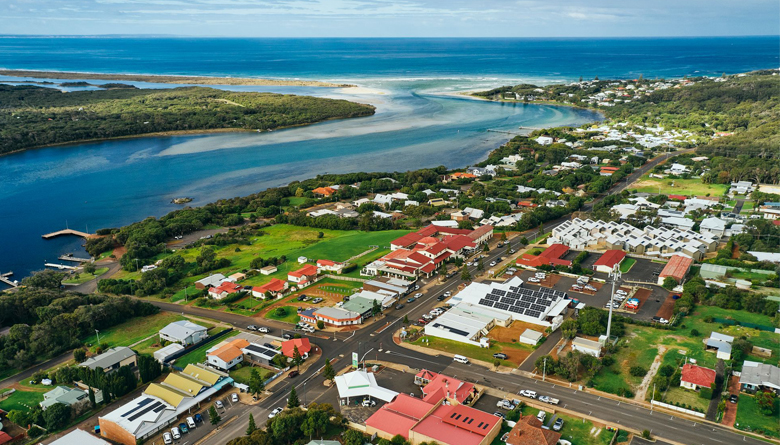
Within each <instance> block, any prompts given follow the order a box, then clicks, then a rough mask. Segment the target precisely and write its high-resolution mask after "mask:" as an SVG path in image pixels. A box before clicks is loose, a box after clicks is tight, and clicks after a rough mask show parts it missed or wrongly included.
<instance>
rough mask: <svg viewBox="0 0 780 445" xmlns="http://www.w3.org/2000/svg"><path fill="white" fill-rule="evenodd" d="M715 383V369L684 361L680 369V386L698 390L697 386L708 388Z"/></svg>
mask: <svg viewBox="0 0 780 445" xmlns="http://www.w3.org/2000/svg"><path fill="white" fill-rule="evenodd" d="M713 383H715V370H714V369H710V368H703V367H701V366H696V365H692V364H690V363H686V364H685V366H683V369H682V376H681V377H680V386H682V387H683V388H688V389H692V390H694V391H698V390H699V388H702V387H704V388H709V387H710V385H712V384H713Z"/></svg>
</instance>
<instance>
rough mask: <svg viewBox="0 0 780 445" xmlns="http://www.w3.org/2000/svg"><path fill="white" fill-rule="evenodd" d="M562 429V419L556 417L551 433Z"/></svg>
mask: <svg viewBox="0 0 780 445" xmlns="http://www.w3.org/2000/svg"><path fill="white" fill-rule="evenodd" d="M561 428H563V419H562V418H560V417H558V418H557V419H555V423H554V424H553V431H560V430H561Z"/></svg>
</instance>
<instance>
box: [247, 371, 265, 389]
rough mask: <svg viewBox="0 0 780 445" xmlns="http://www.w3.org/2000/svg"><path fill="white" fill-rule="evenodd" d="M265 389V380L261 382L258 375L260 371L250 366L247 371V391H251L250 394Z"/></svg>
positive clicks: (261, 379)
mask: <svg viewBox="0 0 780 445" xmlns="http://www.w3.org/2000/svg"><path fill="white" fill-rule="evenodd" d="M264 389H265V382H263V378H262V377H260V373H259V372H257V369H255V368H252V370H251V371H249V392H250V393H252V395H255V396H256V395H258V394H260V393H261V392H263V390H264Z"/></svg>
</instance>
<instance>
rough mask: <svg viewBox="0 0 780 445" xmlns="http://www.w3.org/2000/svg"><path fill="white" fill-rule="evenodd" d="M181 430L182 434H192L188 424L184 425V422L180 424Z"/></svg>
mask: <svg viewBox="0 0 780 445" xmlns="http://www.w3.org/2000/svg"><path fill="white" fill-rule="evenodd" d="M179 430H180V431H181V432H182V433H189V432H190V429H189V428H187V424H186V423H184V422H182V423H180V424H179Z"/></svg>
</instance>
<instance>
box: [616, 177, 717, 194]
mask: <svg viewBox="0 0 780 445" xmlns="http://www.w3.org/2000/svg"><path fill="white" fill-rule="evenodd" d="M728 188H729V186H728V185H726V184H704V183H702V182H701V179H699V178H691V179H668V178H664V179H658V178H650V177H649V176H647V175H645V176H642V178H640V180H639V181H637V182H636V183H635V184H634V185H633V186H631V187H630V189H631V190H632V191H633V190H636V191H637V192H638V193H661V194H664V195H670V194H671V195H700V196H701V195H709V196H723V194H724V193H725V192H726V190H728ZM659 189H660V191H659Z"/></svg>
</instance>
